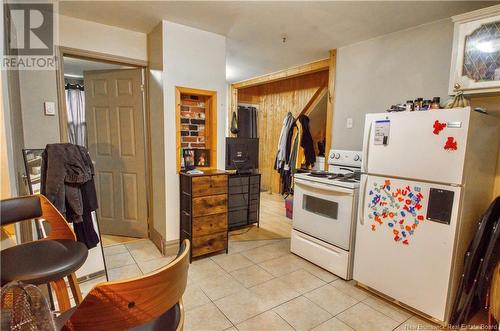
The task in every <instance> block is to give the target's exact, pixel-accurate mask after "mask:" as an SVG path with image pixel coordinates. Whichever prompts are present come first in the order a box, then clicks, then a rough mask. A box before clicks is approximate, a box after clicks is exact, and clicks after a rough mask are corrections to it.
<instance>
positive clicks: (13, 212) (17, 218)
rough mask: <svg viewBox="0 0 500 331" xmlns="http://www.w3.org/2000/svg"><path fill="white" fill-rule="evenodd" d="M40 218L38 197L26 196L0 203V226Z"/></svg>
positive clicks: (40, 211) (40, 207)
mask: <svg viewBox="0 0 500 331" xmlns="http://www.w3.org/2000/svg"><path fill="white" fill-rule="evenodd" d="M41 216H42V206H41V204H40V197H39V196H38V195H27V196H24V197H16V198H11V199H5V200H2V201H0V224H1V225H7V224H12V223H17V222H21V221H24V220H29V219H33V218H39V217H41Z"/></svg>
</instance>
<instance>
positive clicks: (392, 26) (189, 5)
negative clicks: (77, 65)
mask: <svg viewBox="0 0 500 331" xmlns="http://www.w3.org/2000/svg"><path fill="white" fill-rule="evenodd" d="M498 3H500V2H499V1H319V2H313V1H305V2H304V1H300V2H298V1H294V2H286V1H279V2H258V1H220V2H211V1H201V2H189V1H175V2H171V1H61V2H60V3H59V12H60V13H61V14H63V15H67V16H73V17H77V18H81V19H84V20H89V21H95V22H99V23H103V24H108V25H114V26H118V27H122V28H126V29H130V30H134V31H139V32H145V33H147V32H149V31H151V30H152V28H154V27H155V26H156V25H157V24H158V22H160V21H161V20H162V19H165V20H169V21H172V22H176V23H180V24H184V25H188V26H191V27H194V28H199V29H202V30H206V31H211V32H214V33H218V34H221V35H224V36H226V37H227V78H228V81H230V82H234V81H238V80H242V79H247V78H251V77H254V76H258V75H262V74H266V73H269V72H273V71H277V70H280V69H284V68H288V67H291V66H295V65H299V64H303V63H307V62H311V61H314V60H318V59H322V58H326V57H327V56H328V50H329V49H332V48H339V47H341V46H345V45H349V44H352V43H356V42H359V41H362V40H366V39H370V38H373V37H376V36H380V35H383V34H387V33H390V32H394V31H398V30H403V29H406V28H409V27H412V26H417V25H420V24H424V23H428V22H432V21H436V20H439V19H443V18H447V17H450V16H453V15H456V14H460V13H464V12H467V11H471V10H474V9H478V8H482V7H487V6H492V5H495V4H498ZM283 34H286V35H287V42H286V43H283V42H282V40H281V37H282V35H283ZM408 42H409V43H411V42H412V41H411V40H408Z"/></svg>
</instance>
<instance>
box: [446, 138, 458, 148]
mask: <svg viewBox="0 0 500 331" xmlns="http://www.w3.org/2000/svg"><path fill="white" fill-rule="evenodd" d="M443 148H444V149H445V150H447V151H456V150H457V149H458V146H457V141H456V140H455V138H453V137H448V139H446V142H445V143H444V147H443Z"/></svg>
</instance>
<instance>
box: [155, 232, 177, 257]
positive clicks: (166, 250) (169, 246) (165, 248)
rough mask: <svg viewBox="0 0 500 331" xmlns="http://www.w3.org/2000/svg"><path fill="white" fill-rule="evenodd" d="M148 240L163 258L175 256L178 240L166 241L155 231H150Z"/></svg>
mask: <svg viewBox="0 0 500 331" xmlns="http://www.w3.org/2000/svg"><path fill="white" fill-rule="evenodd" d="M149 238H150V239H151V241H152V242H153V243H154V244H155V246H156V247H158V249H159V250H160V252H161V254H162V255H163V256H171V255H176V254H177V252H178V251H179V239H175V240H170V241H166V240H165V238H163V236H162V235H161V234H160V233H159V232H158V231H156V230H155V229H151V231H150V232H149Z"/></svg>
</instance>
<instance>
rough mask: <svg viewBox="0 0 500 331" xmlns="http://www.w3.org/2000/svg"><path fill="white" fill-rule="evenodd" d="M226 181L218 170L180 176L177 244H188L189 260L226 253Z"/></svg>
mask: <svg viewBox="0 0 500 331" xmlns="http://www.w3.org/2000/svg"><path fill="white" fill-rule="evenodd" d="M227 181H228V174H227V173H226V172H224V171H220V170H205V171H204V173H203V174H200V175H190V174H186V173H181V174H180V203H181V214H180V222H181V224H180V240H181V241H182V240H184V239H189V240H190V241H191V244H192V246H191V247H192V249H191V258H193V257H198V256H202V255H206V254H210V253H214V252H218V251H222V250H225V251H226V253H227V243H228V237H227V200H228V198H227V188H228V182H227Z"/></svg>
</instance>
